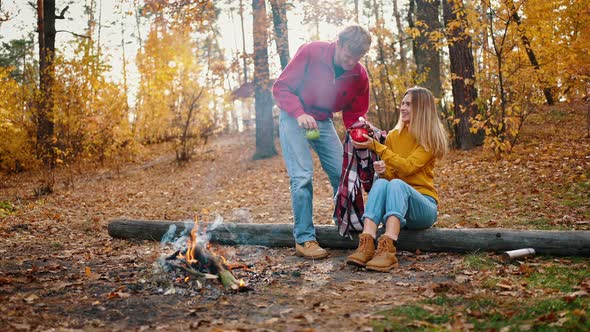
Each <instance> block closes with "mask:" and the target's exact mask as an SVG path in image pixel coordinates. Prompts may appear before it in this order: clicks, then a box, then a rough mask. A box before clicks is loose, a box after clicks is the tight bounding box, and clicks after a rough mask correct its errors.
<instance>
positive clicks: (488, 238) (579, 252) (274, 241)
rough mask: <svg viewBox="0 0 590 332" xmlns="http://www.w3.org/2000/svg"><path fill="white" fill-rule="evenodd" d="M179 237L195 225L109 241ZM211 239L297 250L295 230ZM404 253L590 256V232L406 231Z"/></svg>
mask: <svg viewBox="0 0 590 332" xmlns="http://www.w3.org/2000/svg"><path fill="white" fill-rule="evenodd" d="M171 226H172V227H173V228H175V229H174V230H172V232H171V233H174V235H175V236H179V235H180V234H181V233H182V232H185V233H188V232H190V230H191V229H192V227H193V221H192V220H189V221H186V222H183V221H176V222H172V221H145V220H127V219H118V220H112V221H111V222H110V223H109V225H108V231H109V235H111V236H112V237H114V238H122V239H139V240H155V241H160V240H161V239H162V236H164V234H165V233H167V232H169V231H170V230H171V228H170V227H171ZM201 226H205V227H206V228H207V231H208V233H209V235H210V241H212V242H214V243H219V244H225V245H259V246H267V247H292V246H294V241H293V225H292V224H252V223H232V222H226V223H221V224H219V226H217V227H215V228H214V226H213V225H211V224H207V223H201ZM316 236H317V240H318V242H319V243H320V245H321V246H323V247H326V248H336V249H338V248H339V249H355V248H356V247H357V245H358V237H357V236H354V237H353V238H352V239H349V238H343V237H341V236H340V235H339V234H338V230H337V228H336V226H333V225H318V226H316ZM398 248H399V249H401V250H407V251H415V250H417V249H419V250H421V251H450V252H478V251H494V252H499V251H507V250H514V249H520V248H533V249H535V252H536V253H537V254H539V255H556V256H590V231H537V230H515V229H504V228H473V229H472V228H436V227H435V228H431V229H426V230H420V231H414V230H402V232H401V234H400V238H399V240H398Z"/></svg>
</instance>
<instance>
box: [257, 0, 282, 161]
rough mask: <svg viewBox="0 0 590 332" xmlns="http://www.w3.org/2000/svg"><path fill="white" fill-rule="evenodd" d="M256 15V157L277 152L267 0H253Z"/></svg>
mask: <svg viewBox="0 0 590 332" xmlns="http://www.w3.org/2000/svg"><path fill="white" fill-rule="evenodd" d="M252 13H253V16H254V19H253V24H254V29H253V33H254V99H255V109H256V152H255V153H254V159H262V158H268V157H272V156H274V155H276V154H277V150H276V148H275V144H274V130H273V127H274V123H273V118H272V107H273V102H272V96H271V93H270V74H269V68H268V43H267V40H268V34H267V27H268V23H267V16H266V5H265V0H252Z"/></svg>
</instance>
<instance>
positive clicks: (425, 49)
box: [408, 0, 442, 99]
mask: <svg viewBox="0 0 590 332" xmlns="http://www.w3.org/2000/svg"><path fill="white" fill-rule="evenodd" d="M439 6H440V0H410V9H409V11H408V25H409V28H410V31H411V33H412V36H413V38H412V49H413V53H414V60H415V62H416V72H417V75H419V76H418V77H417V79H416V81H417V82H416V83H418V84H420V85H423V86H424V87H425V88H427V89H429V90H430V91H432V94H433V95H434V96H435V97H436V98H437V99H440V98H441V96H442V83H441V78H440V75H441V74H440V73H441V65H440V63H441V58H440V53H439V48H440V45H438V42H439V40H440V37H441V36H440V29H441V25H440V20H439ZM420 75H423V77H420Z"/></svg>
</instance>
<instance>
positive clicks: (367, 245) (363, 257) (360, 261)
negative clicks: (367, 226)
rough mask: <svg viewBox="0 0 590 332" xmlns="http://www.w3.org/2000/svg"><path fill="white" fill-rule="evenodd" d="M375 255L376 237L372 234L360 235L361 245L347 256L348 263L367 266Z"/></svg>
mask: <svg viewBox="0 0 590 332" xmlns="http://www.w3.org/2000/svg"><path fill="white" fill-rule="evenodd" d="M374 255H375V239H374V238H373V237H372V236H371V234H366V233H363V234H361V235H359V246H358V248H357V249H356V251H355V252H354V253H353V254H352V255H350V256H348V257H347V258H346V264H350V265H356V266H360V267H365V265H366V264H367V262H368V261H370V260H371V259H372V258H373V256H374Z"/></svg>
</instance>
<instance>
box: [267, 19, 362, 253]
mask: <svg viewBox="0 0 590 332" xmlns="http://www.w3.org/2000/svg"><path fill="white" fill-rule="evenodd" d="M370 46H371V36H370V34H369V33H368V31H367V30H365V29H364V28H362V27H360V26H349V27H347V28H345V29H344V30H342V32H340V33H339V34H338V40H337V41H335V42H323V41H315V42H311V43H307V44H304V45H303V46H301V47H300V48H299V50H298V51H297V53H296V54H295V56H294V57H293V59H292V60H291V61H290V62H289V64H288V65H287V67H285V69H284V70H283V72H282V73H281V75H280V76H279V78H278V79H277V80H276V82H275V83H274V85H273V89H272V90H273V96H274V99H275V101H276V103H277V105H278V106H279V108H280V109H281V113H280V116H279V132H280V142H281V149H282V152H283V158H284V159H285V165H286V167H287V172H288V173H289V178H290V185H291V206H292V208H293V215H294V221H295V225H294V227H293V236H294V237H295V242H296V244H295V250H296V253H297V255H300V256H303V257H306V258H312V259H320V258H325V257H327V256H328V252H327V251H326V250H325V249H323V248H321V247H320V246H319V244H318V242H317V241H316V234H315V227H314V225H313V220H312V217H313V184H312V179H313V160H312V155H311V151H310V149H309V146H310V145H311V147H312V148H313V150H314V151H315V152H316V153H317V155H318V157H319V159H320V162H321V165H322V168H323V169H324V171H325V172H326V174H327V175H328V177H329V179H330V184H331V185H332V189H333V190H334V194H336V191H337V190H338V184H339V182H340V174H341V172H342V153H343V149H342V143H341V141H340V138H339V137H338V134H337V133H336V129H335V128H334V124H333V121H332V116H333V113H335V112H339V111H342V119H343V120H344V125H345V126H346V128H349V127H350V126H351V125H352V124H353V123H354V122H356V121H358V118H359V117H361V116H364V115H365V113H367V110H368V107H369V79H368V76H367V72H366V70H365V68H364V67H363V66H362V65H361V64H360V63H359V61H360V60H361V58H362V57H363V56H364V55H365V54H366V53H367V52H368V51H369V48H370ZM314 129H315V130H319V133H320V135H319V138H316V139H313V140H312V139H309V140H308V139H306V137H305V134H306V131H308V130H314Z"/></svg>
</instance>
